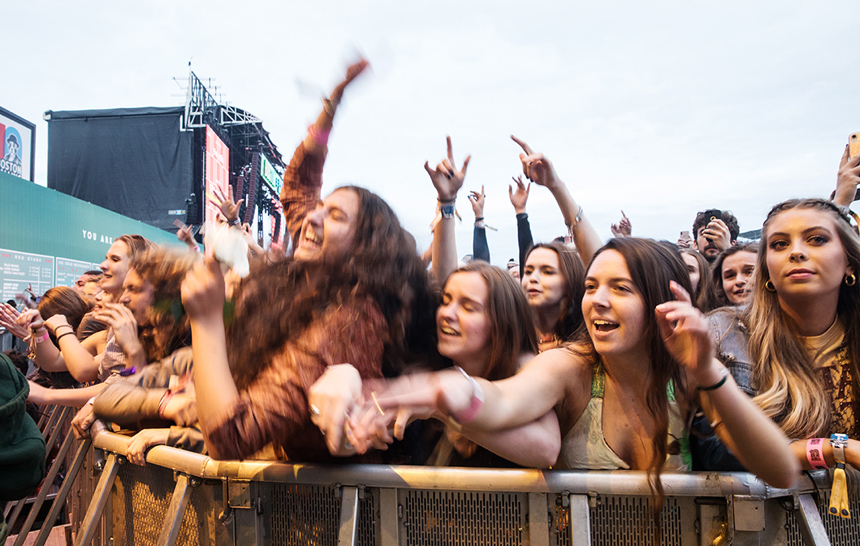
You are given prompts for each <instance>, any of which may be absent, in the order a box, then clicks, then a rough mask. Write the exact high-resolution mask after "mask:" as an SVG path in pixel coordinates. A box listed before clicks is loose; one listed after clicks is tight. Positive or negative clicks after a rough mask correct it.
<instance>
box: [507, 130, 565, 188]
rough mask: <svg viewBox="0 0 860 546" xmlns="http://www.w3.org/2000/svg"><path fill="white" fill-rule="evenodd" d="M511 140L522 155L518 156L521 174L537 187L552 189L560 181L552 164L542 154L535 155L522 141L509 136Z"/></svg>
mask: <svg viewBox="0 0 860 546" xmlns="http://www.w3.org/2000/svg"><path fill="white" fill-rule="evenodd" d="M511 140H513V141H514V142H516V143H517V144H519V145H520V148H522V149H523V152H524V153H521V154H520V162H521V163H522V164H523V174H524V175H525V176H526V178H528V179H529V180H531V181H532V182H534V183H535V184H537V185H539V186H545V187H547V188H548V189H550V190H552V189H554V188H555V187H556V186H557V185H558V184H559V183H560V182H561V181H560V180H559V178H558V175H557V174H556V172H555V167H553V166H552V162H550V160H549V159H547V158H546V156H544V155H543V154H537V153H535V152H534V150H532V149H531V147H529V145H528V144H526V143H525V142H524V141H522V140H520V139H518V138H517V137H515V136H514V135H511Z"/></svg>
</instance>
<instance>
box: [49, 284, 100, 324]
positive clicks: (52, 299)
mask: <svg viewBox="0 0 860 546" xmlns="http://www.w3.org/2000/svg"><path fill="white" fill-rule="evenodd" d="M90 310H92V305H90V304H89V303H87V301H86V300H85V299H83V298H82V297H81V295H80V294H79V293H78V291H77V290H75V289H74V288H70V287H68V286H55V287H53V288H51V289H49V290H48V291H47V292H45V295H43V296H42V299H41V300H39V314H40V315H41V316H42V318H43V319H45V320H48V319H49V318H51V317H53V316H54V315H63V316H65V317H66V320H67V321H68V323H69V326H71V327H72V328H73V329H74V330H77V329H78V326H80V324H81V320H82V319H83V318H84V315H86V314H87V313H89V312H90Z"/></svg>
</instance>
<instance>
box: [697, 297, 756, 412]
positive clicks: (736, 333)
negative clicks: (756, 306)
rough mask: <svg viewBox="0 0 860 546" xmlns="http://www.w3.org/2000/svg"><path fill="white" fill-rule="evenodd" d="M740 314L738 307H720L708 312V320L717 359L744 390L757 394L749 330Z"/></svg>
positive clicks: (752, 394)
mask: <svg viewBox="0 0 860 546" xmlns="http://www.w3.org/2000/svg"><path fill="white" fill-rule="evenodd" d="M740 316H741V310H740V309H738V308H737V307H720V308H719V309H715V310H714V311H711V312H710V313H708V322H709V323H710V324H711V333H712V334H713V337H714V342H715V343H716V346H717V359H718V360H719V361H720V362H722V363H723V365H725V367H726V368H728V370H729V371H730V372H731V374H732V377H734V379H735V382H736V383H737V384H738V387H740V389H741V390H742V391H744V392H745V393H747V394H748V395H750V396H755V395H756V394H757V393H756V391H755V389H753V387H752V375H753V369H752V357H750V347H749V330H747V327H746V326H745V325H744V324H743V323H742V322H741V320H740Z"/></svg>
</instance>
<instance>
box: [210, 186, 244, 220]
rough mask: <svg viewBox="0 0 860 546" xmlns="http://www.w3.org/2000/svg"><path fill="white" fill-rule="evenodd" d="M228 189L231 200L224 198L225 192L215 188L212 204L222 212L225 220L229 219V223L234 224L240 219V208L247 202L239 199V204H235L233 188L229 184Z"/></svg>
mask: <svg viewBox="0 0 860 546" xmlns="http://www.w3.org/2000/svg"><path fill="white" fill-rule="evenodd" d="M227 187H228V188H229V191H230V196H229V197H230V198H229V199H227V198H225V197H224V192H222V191H221V190H220V189H218V188H215V189H214V190H213V193H214V194H215V195H214V198H212V197H210V200H211V201H212V203H213V204H214V205H215V206H216V207H218V209H219V210H220V211H221V214H223V215H224V218H226V219H227V222H230V223H233V222H236V221H237V220H238V219H239V208H240V207H241V206H242V203H244V202H245V200H244V199H239V202H238V203H237V202H235V201H234V199H233V186H232V185H230V184H228V185H227Z"/></svg>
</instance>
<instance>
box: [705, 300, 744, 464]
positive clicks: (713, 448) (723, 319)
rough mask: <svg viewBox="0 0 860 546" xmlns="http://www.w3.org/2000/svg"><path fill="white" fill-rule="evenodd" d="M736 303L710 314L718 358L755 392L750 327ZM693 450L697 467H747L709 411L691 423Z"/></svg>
mask: <svg viewBox="0 0 860 546" xmlns="http://www.w3.org/2000/svg"><path fill="white" fill-rule="evenodd" d="M740 316H741V311H740V310H739V309H738V308H736V307H721V308H719V309H716V310H714V311H711V312H710V313H709V314H708V322H709V323H710V325H711V333H712V334H713V337H714V342H715V343H716V349H717V359H718V360H719V361H720V362H722V363H723V364H724V365H725V366H726V368H728V370H729V371H730V372H731V374H732V377H733V378H734V380H735V382H736V383H737V384H738V387H740V389H741V390H742V391H743V392H745V393H747V395H749V396H755V394H756V392H755V390H754V389H753V388H752V358H751V357H750V350H749V331H748V330H747V328H746V326H744V325H743V323H741V320H740ZM691 429H692V430H691V434H690V450H691V451H692V454H693V470H708V471H743V470H745V469H744V467H743V466H742V465H741V464H740V462H739V461H738V460H737V459H736V458H735V456H734V455H733V454H732V452H731V451H730V450H729V449H728V448H727V447H726V446H725V444H723V443H722V442H721V441H720V439H719V437H717V435H716V434H714V431H713V430H711V427H710V424H709V423H708V420H707V418H706V417H705V415H704V414H703V413H702V412H701V411H700V412H699V413H697V414H696V417H695V418H694V420H693V424H692V426H691Z"/></svg>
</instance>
